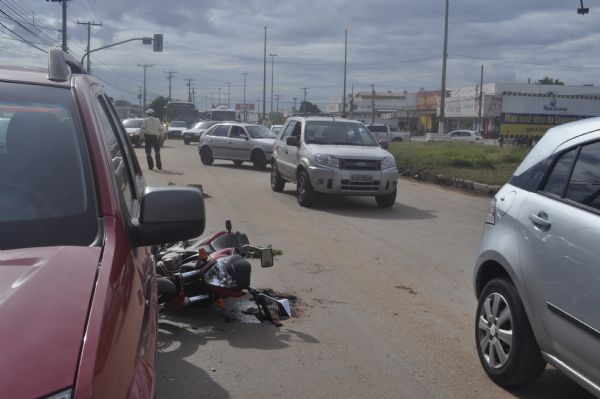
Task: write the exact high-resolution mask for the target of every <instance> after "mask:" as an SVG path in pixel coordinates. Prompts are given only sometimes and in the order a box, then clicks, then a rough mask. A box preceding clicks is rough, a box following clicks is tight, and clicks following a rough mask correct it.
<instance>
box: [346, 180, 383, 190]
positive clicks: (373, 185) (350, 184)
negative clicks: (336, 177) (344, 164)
mask: <svg viewBox="0 0 600 399" xmlns="http://www.w3.org/2000/svg"><path fill="white" fill-rule="evenodd" d="M341 189H342V190H343V191H378V190H379V180H373V181H365V182H357V181H350V180H342V186H341Z"/></svg>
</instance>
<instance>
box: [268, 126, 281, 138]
mask: <svg viewBox="0 0 600 399" xmlns="http://www.w3.org/2000/svg"><path fill="white" fill-rule="evenodd" d="M282 127H283V125H271V132H272V133H273V135H274V136H275V137H277V136H278V135H279V132H280V131H281V128H282Z"/></svg>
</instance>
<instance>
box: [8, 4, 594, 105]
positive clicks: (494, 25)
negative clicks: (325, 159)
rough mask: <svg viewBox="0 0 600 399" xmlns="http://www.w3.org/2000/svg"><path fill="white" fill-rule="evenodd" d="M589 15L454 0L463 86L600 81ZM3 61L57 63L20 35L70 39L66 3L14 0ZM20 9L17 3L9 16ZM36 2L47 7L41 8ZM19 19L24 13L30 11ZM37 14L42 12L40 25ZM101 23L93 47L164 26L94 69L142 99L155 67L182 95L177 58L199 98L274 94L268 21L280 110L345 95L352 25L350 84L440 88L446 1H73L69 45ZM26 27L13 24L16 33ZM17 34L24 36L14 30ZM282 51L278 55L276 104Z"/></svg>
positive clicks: (117, 92)
mask: <svg viewBox="0 0 600 399" xmlns="http://www.w3.org/2000/svg"><path fill="white" fill-rule="evenodd" d="M584 5H585V6H586V7H590V13H589V14H588V15H585V16H581V15H578V14H577V8H578V7H579V0H502V1H498V0H460V1H456V0H452V1H451V2H450V17H449V43H448V54H449V56H448V74H447V85H448V87H449V88H453V87H458V86H463V85H470V84H478V83H479V77H480V76H479V75H480V68H481V65H482V64H483V65H484V66H485V76H484V82H527V79H528V78H531V79H532V80H537V79H541V78H543V77H544V76H546V75H547V76H550V77H553V78H559V79H560V80H561V81H563V82H565V83H567V84H589V83H591V84H595V85H598V86H600V74H599V73H598V72H599V71H600V59H599V57H600V23H599V22H600V6H599V4H598V1H597V0H594V1H591V0H584ZM0 11H1V12H0V65H2V64H4V65H7V64H8V65H14V64H17V65H42V66H45V65H46V64H47V61H46V57H45V54H44V53H42V52H41V51H39V50H38V49H35V48H33V47H31V46H28V45H27V44H24V43H22V42H20V41H18V40H14V37H15V35H19V36H21V37H22V38H25V39H27V40H29V41H30V42H32V43H33V44H35V45H36V46H38V47H41V48H43V49H47V48H48V47H50V46H53V45H54V46H55V45H57V44H60V35H59V33H58V32H57V29H59V28H60V24H61V5H60V3H57V2H46V1H42V0H1V1H0ZM7 14H8V16H7ZM34 15H35V18H34ZM13 19H17V20H18V23H17V22H15V21H14V20H13ZM33 20H35V25H32V24H33ZM77 20H79V21H82V22H83V21H89V20H91V21H95V22H101V23H102V26H101V27H94V28H93V29H92V48H96V47H100V46H103V45H106V44H109V43H112V42H117V41H121V40H125V39H129V38H133V37H140V36H151V35H152V34H154V33H163V34H164V38H165V42H164V52H163V53H153V52H152V48H151V46H144V45H142V44H141V42H131V43H128V44H124V45H122V46H120V47H115V48H111V49H106V50H102V51H99V52H97V53H94V54H92V69H93V70H94V71H95V72H94V74H96V76H98V78H100V79H101V80H102V82H103V83H104V85H105V87H106V89H107V91H108V92H109V93H110V94H111V95H112V96H113V97H114V98H116V99H125V100H129V101H132V102H135V101H137V97H136V96H137V93H138V90H139V87H140V86H142V85H143V69H142V68H140V67H138V66H137V64H152V65H153V67H152V68H148V95H149V97H155V96H158V95H164V96H166V95H167V94H168V80H167V74H166V73H165V71H177V74H176V75H175V77H174V78H173V81H172V84H173V95H172V96H173V97H174V98H180V99H184V100H187V87H186V83H185V81H184V79H187V78H191V79H194V80H193V81H192V84H193V86H194V87H195V88H196V92H197V94H196V103H197V105H198V107H199V108H203V107H204V104H205V103H206V102H205V101H206V99H208V102H210V101H211V99H214V102H217V101H218V93H219V88H220V89H221V90H220V91H221V102H225V103H226V102H227V83H226V82H231V91H230V98H231V104H232V106H233V104H234V103H236V102H242V97H243V76H242V72H247V73H248V75H247V76H248V77H247V85H246V90H247V94H246V97H247V99H248V100H247V102H255V103H258V100H259V99H260V100H261V101H262V96H263V95H262V87H263V46H264V32H265V31H264V27H265V26H267V29H268V30H267V53H275V54H277V56H276V57H275V58H274V60H275V68H274V76H275V78H274V82H275V83H274V93H275V94H279V95H281V100H280V109H289V108H290V107H291V104H293V101H294V100H293V98H294V97H296V98H297V99H298V102H299V101H301V100H302V99H303V96H304V92H303V91H302V90H301V88H303V87H307V88H309V90H308V100H309V101H312V102H314V103H316V104H318V105H319V106H320V107H321V108H322V109H323V108H325V106H326V104H327V103H329V102H330V100H331V99H332V98H333V97H335V96H341V94H342V90H343V70H344V29H348V75H347V76H348V78H347V82H348V83H347V85H348V92H349V91H350V90H351V88H352V86H354V90H355V91H366V90H370V84H375V88H376V90H378V91H381V90H385V91H387V90H394V91H401V90H407V91H417V90H419V88H421V87H423V88H426V89H429V90H439V88H440V86H441V64H442V61H441V60H442V48H443V27H444V1H443V0H370V1H364V0H362V1H358V0H327V1H324V0H302V1H288V0H243V1H242V0H200V1H199V0H172V1H164V0H145V1H141V0H127V1H125V0H102V1H92V0H71V1H70V2H69V3H68V42H69V50H70V51H71V52H72V53H73V54H74V55H75V56H76V57H77V58H78V59H79V58H81V56H82V55H83V51H84V48H85V46H86V40H87V29H86V26H85V25H77V24H76V23H75V22H76V21H77ZM11 31H12V32H11ZM11 36H12V37H13V38H11ZM270 66H271V58H270V57H269V58H268V62H267V111H269V109H270V94H271V90H270V85H271V68H270Z"/></svg>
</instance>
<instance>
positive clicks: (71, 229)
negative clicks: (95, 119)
mask: <svg viewBox="0 0 600 399" xmlns="http://www.w3.org/2000/svg"><path fill="white" fill-rule="evenodd" d="M93 187H94V185H93V183H92V176H91V168H90V163H89V159H88V156H87V151H86V147H85V139H84V137H83V129H82V127H81V124H80V122H79V117H78V114H77V111H76V108H75V105H74V99H73V96H72V94H71V92H70V91H69V90H67V89H63V88H55V87H43V86H36V85H22V84H20V85H16V84H11V83H0V249H11V248H24V247H40V246H54V245H90V244H91V243H92V242H93V241H94V238H95V236H96V234H97V230H98V221H97V207H96V201H95V194H94V189H93Z"/></svg>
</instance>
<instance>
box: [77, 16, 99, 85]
mask: <svg viewBox="0 0 600 399" xmlns="http://www.w3.org/2000/svg"><path fill="white" fill-rule="evenodd" d="M76 23H77V25H87V31H88V32H87V34H88V40H87V53H88V57H87V67H86V70H87V73H88V74H90V73H92V72H91V69H90V56H89V54H90V36H91V34H92V26H102V23H95V22H94V21H87V22H79V20H77V22H76Z"/></svg>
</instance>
